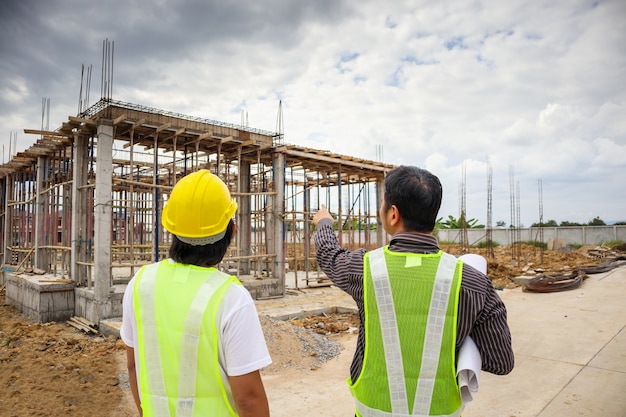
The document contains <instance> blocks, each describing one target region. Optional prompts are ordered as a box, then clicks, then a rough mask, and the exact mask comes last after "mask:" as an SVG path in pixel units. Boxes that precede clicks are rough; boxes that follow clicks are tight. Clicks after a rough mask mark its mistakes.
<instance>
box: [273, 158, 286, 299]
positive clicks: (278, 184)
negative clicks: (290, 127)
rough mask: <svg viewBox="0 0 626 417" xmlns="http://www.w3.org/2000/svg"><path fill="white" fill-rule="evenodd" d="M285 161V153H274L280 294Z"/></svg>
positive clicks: (282, 288)
mask: <svg viewBox="0 0 626 417" xmlns="http://www.w3.org/2000/svg"><path fill="white" fill-rule="evenodd" d="M285 162H286V158H285V154H282V153H278V152H277V153H275V154H274V158H273V164H272V165H273V174H274V191H275V192H276V196H275V197H274V206H273V211H274V213H273V214H274V216H273V217H274V239H273V240H274V242H273V243H274V248H273V252H274V253H275V254H276V258H275V259H274V278H278V283H279V284H278V286H279V291H280V295H284V293H285ZM275 295H279V294H275Z"/></svg>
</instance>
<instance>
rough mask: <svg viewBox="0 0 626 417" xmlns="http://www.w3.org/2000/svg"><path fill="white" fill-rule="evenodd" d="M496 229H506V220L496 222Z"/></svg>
mask: <svg viewBox="0 0 626 417" xmlns="http://www.w3.org/2000/svg"><path fill="white" fill-rule="evenodd" d="M496 227H506V222H505V221H504V220H498V221H497V222H496Z"/></svg>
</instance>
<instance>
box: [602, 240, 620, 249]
mask: <svg viewBox="0 0 626 417" xmlns="http://www.w3.org/2000/svg"><path fill="white" fill-rule="evenodd" d="M623 244H624V241H623V240H619V239H618V240H611V241H609V242H606V243H602V245H604V246H608V247H609V248H614V247H616V246H622V245H623Z"/></svg>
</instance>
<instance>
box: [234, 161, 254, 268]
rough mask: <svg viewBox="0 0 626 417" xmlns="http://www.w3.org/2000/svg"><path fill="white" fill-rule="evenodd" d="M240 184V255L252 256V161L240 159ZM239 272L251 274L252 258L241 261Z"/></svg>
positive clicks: (238, 218) (238, 216) (238, 231)
mask: <svg viewBox="0 0 626 417" xmlns="http://www.w3.org/2000/svg"><path fill="white" fill-rule="evenodd" d="M238 180H239V184H238V186H237V188H238V191H239V193H241V195H240V197H239V198H238V204H239V209H238V210H237V246H238V247H239V256H250V253H251V251H250V244H251V243H250V240H251V233H252V228H251V223H252V219H251V215H252V213H251V212H250V211H251V209H250V208H251V204H250V202H251V199H252V196H250V195H249V193H250V163H249V162H244V161H241V160H240V161H239V179H238ZM239 268H240V270H239V271H237V272H238V273H239V274H244V275H248V274H250V260H249V259H243V260H241V261H240V262H239Z"/></svg>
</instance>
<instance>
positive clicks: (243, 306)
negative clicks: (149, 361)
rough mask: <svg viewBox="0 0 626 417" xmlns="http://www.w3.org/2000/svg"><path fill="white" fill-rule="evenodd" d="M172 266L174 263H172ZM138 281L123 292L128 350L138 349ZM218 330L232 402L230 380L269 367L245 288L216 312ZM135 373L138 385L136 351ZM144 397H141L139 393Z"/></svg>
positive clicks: (236, 289) (233, 289)
mask: <svg viewBox="0 0 626 417" xmlns="http://www.w3.org/2000/svg"><path fill="white" fill-rule="evenodd" d="M169 262H173V261H172V260H171V259H170V260H169ZM136 277H137V276H136V275H135V277H133V278H132V279H131V280H130V282H129V283H128V287H127V288H126V291H125V292H124V299H123V301H122V304H123V306H122V307H123V317H122V327H121V329H120V337H121V338H122V341H123V342H124V343H125V344H126V345H127V346H129V347H132V348H134V347H135V341H136V340H137V322H136V319H135V309H134V303H133V293H134V290H133V288H134V286H135V278H136ZM216 323H218V326H219V331H218V335H219V337H218V338H219V340H218V348H219V349H218V350H219V351H218V362H219V367H220V373H221V375H222V380H223V381H224V386H225V387H226V391H227V393H228V397H229V399H230V400H231V404H233V401H232V394H231V390H230V384H229V383H228V376H240V375H245V374H248V373H250V372H254V371H257V370H259V369H261V368H263V367H265V366H267V365H269V364H270V363H272V359H271V358H270V354H269V351H268V350H267V345H266V343H265V336H264V335H263V329H262V327H261V323H260V321H259V316H258V313H257V311H256V307H255V305H254V301H253V300H252V297H251V296H250V293H249V292H248V290H247V289H245V287H244V286H243V285H230V286H229V287H228V289H227V290H226V292H225V293H224V297H223V298H222V302H221V303H220V306H219V308H218V311H217V317H216ZM135 369H136V374H137V381H139V357H138V351H137V349H135ZM140 394H141V393H140Z"/></svg>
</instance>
